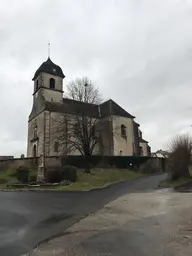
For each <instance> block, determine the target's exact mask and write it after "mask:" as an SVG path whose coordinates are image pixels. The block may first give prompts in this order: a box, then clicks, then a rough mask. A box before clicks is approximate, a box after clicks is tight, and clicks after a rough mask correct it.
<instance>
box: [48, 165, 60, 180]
mask: <svg viewBox="0 0 192 256" xmlns="http://www.w3.org/2000/svg"><path fill="white" fill-rule="evenodd" d="M47 181H48V182H50V183H59V182H61V181H62V172H61V170H60V169H58V168H51V169H48V170H47Z"/></svg>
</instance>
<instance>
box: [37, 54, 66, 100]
mask: <svg viewBox="0 0 192 256" xmlns="http://www.w3.org/2000/svg"><path fill="white" fill-rule="evenodd" d="M64 78H65V75H64V74H63V71H62V69H61V68H60V67H59V66H58V65H56V64H55V63H53V62H52V61H51V59H50V57H48V59H47V60H46V61H45V62H43V63H42V65H41V66H40V67H39V68H38V69H37V71H36V72H35V75H34V77H33V79H32V80H33V81H34V92H33V96H34V103H35V102H36V99H37V98H38V97H39V96H40V95H41V96H42V97H43V98H44V100H45V101H49V102H56V103H62V101H63V79H64Z"/></svg>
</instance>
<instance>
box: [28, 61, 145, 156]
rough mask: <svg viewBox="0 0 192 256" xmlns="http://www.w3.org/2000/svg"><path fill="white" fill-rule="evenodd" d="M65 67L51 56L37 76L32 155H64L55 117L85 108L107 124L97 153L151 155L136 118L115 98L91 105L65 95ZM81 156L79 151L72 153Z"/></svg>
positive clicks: (30, 138)
mask: <svg viewBox="0 0 192 256" xmlns="http://www.w3.org/2000/svg"><path fill="white" fill-rule="evenodd" d="M64 78H65V75H64V74H63V71H62V69H61V68H60V67H59V66H58V65H56V64H54V63H53V62H52V61H51V59H50V58H48V59H47V61H45V62H43V63H42V65H41V66H40V67H39V68H38V69H37V71H36V72H35V75H34V77H33V79H32V80H33V82H34V90H33V107H32V111H31V113H30V115H29V122H28V147H27V156H28V157H38V156H40V155H41V154H44V156H61V155H62V154H63V152H64V148H65V145H64V144H65V143H61V141H58V139H57V138H58V137H57V135H56V133H55V132H54V131H55V126H56V125H57V124H56V122H55V121H54V120H57V119H60V118H63V116H64V115H65V114H70V115H75V114H76V113H77V111H79V109H83V110H84V112H85V113H86V115H87V116H88V117H90V116H91V117H92V118H95V119H96V120H98V123H100V124H102V125H103V126H102V127H105V129H104V131H103V132H102V143H98V144H97V145H96V147H95V149H94V152H93V154H102V155H111V156H132V155H143V156H146V155H149V154H150V147H149V146H148V142H147V141H145V140H144V139H143V138H142V133H141V131H140V129H139V126H140V125H139V124H138V123H136V122H135V120H134V119H135V117H134V116H132V115H131V114H129V113H128V112H127V111H126V110H124V109H123V108H122V107H120V106H119V105H118V104H117V103H115V102H114V101H113V100H111V99H110V100H108V101H105V102H103V103H102V104H99V105H96V104H89V103H84V102H78V101H75V100H72V99H67V98H63V93H64V92H63V79H64ZM70 154H73V155H80V152H79V151H78V150H74V151H73V152H70Z"/></svg>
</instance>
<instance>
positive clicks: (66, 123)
mask: <svg viewBox="0 0 192 256" xmlns="http://www.w3.org/2000/svg"><path fill="white" fill-rule="evenodd" d="M67 92H68V94H67V95H68V98H69V99H70V100H72V103H73V102H74V104H71V105H70V106H66V113H65V114H64V115H63V116H62V117H60V119H57V121H56V127H57V129H56V131H57V134H58V140H59V141H60V142H62V144H63V145H65V147H64V149H63V150H64V152H65V155H67V154H69V153H70V152H73V151H78V152H79V153H80V154H81V155H82V156H84V157H85V163H86V166H85V169H86V172H87V173H89V172H90V156H91V155H92V154H93V152H94V150H95V149H96V146H97V145H98V144H99V143H100V144H101V143H102V142H101V137H102V136H101V132H102V130H103V129H102V128H101V125H102V127H103V128H104V126H103V123H102V122H100V121H99V115H100V109H99V106H98V104H99V103H100V102H101V97H100V93H99V90H98V88H96V87H95V86H94V85H93V84H92V82H91V81H90V80H89V79H88V78H81V79H80V78H78V79H76V80H74V81H72V82H71V83H70V84H69V85H68V86H67ZM105 125H106V124H105Z"/></svg>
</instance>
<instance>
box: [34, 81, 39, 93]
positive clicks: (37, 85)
mask: <svg viewBox="0 0 192 256" xmlns="http://www.w3.org/2000/svg"><path fill="white" fill-rule="evenodd" d="M38 88H39V81H38V80H37V81H36V85H35V90H36V91H37V90H38Z"/></svg>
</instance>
